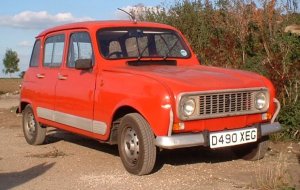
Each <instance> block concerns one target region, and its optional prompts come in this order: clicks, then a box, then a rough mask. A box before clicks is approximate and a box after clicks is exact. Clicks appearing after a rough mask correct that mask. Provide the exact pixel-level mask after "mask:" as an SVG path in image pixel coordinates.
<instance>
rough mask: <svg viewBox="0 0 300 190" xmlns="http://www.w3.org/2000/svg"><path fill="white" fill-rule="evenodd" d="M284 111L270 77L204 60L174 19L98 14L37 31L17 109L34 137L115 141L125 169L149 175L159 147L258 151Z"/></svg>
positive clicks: (247, 154) (33, 140)
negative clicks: (55, 131) (68, 135)
mask: <svg viewBox="0 0 300 190" xmlns="http://www.w3.org/2000/svg"><path fill="white" fill-rule="evenodd" d="M279 110H280V104H279V102H278V101H277V100H276V98H275V90H274V87H273V85H272V83H271V82H270V81H269V80H268V79H266V78H265V77H263V76H260V75H258V74H255V73H251V72H247V71H240V70H234V69H223V68H216V67H208V66H204V65H201V64H200V63H199V61H198V59H197V56H196V55H195V54H194V53H193V51H192V49H191V47H190V46H189V44H188V43H187V40H186V39H185V38H184V36H183V35H182V34H181V33H180V32H179V31H178V30H177V29H175V28H173V27H171V26H168V25H164V24H158V23H149V22H132V21H94V22H81V23H73V24H67V25H63V26H58V27H54V28H51V29H48V30H46V31H44V32H42V33H41V34H39V35H38V36H37V37H36V42H35V45H34V47H33V51H32V56H31V60H30V65H29V69H28V70H27V72H26V74H25V76H24V80H23V84H22V91H21V102H20V107H19V110H18V111H19V112H22V113H23V131H24V135H25V138H26V141H27V142H28V143H29V144H33V145H38V144H42V143H43V142H44V140H45V136H46V131H47V130H46V127H47V126H52V127H55V128H59V129H62V130H66V131H70V132H72V133H76V134H79V135H84V136H86V137H90V138H93V139H95V140H98V141H100V142H105V143H109V144H118V148H119V153H120V157H121V159H122V162H123V165H124V167H125V168H126V170H127V171H128V172H130V173H132V174H136V175H144V174H149V173H150V172H151V171H152V169H153V167H154V164H155V161H156V154H157V151H156V150H157V148H160V149H175V148H184V147H192V146H207V147H210V148H212V149H214V148H222V147H232V148H233V150H234V152H236V153H237V154H239V155H240V156H242V157H243V158H245V159H249V160H257V159H260V158H262V157H263V156H264V154H265V152H266V150H267V139H268V135H269V134H271V133H274V132H277V131H279V130H280V129H281V126H280V124H279V123H278V122H274V121H275V118H276V117H277V115H278V112H279Z"/></svg>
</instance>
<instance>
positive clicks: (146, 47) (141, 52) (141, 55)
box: [137, 40, 155, 61]
mask: <svg viewBox="0 0 300 190" xmlns="http://www.w3.org/2000/svg"><path fill="white" fill-rule="evenodd" d="M154 42H155V40H151V42H150V43H148V44H147V45H146V46H145V47H144V49H143V50H142V51H139V56H138V58H137V60H138V61H139V60H141V58H143V54H144V52H145V51H146V49H149V47H150V45H152V44H153V43H154Z"/></svg>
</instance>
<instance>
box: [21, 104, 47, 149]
mask: <svg viewBox="0 0 300 190" xmlns="http://www.w3.org/2000/svg"><path fill="white" fill-rule="evenodd" d="M22 113H23V133H24V137H25V139H26V141H27V143H28V144H31V145H40V144H43V143H44V141H45V137H46V132H47V129H46V128H44V127H41V126H40V124H39V123H38V122H37V121H36V119H35V116H34V113H33V109H32V107H31V105H30V104H28V105H27V106H26V107H25V109H24V110H23V112H22Z"/></svg>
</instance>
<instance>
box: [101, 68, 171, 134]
mask: <svg viewBox="0 0 300 190" xmlns="http://www.w3.org/2000/svg"><path fill="white" fill-rule="evenodd" d="M101 76H102V77H101V78H99V79H98V81H97V83H98V84H101V85H100V86H99V85H97V87H96V94H95V95H96V98H95V99H96V100H97V101H96V102H95V119H96V120H100V121H104V122H105V123H106V124H107V125H108V128H109V129H110V128H111V123H112V120H113V115H114V113H115V112H116V110H117V109H118V108H120V107H122V106H129V107H132V108H134V109H135V110H137V111H138V112H139V113H140V114H141V115H142V116H143V117H144V118H145V119H146V120H147V121H148V123H149V124H150V126H151V128H152V131H153V133H154V134H155V135H156V136H164V135H167V134H168V132H169V128H170V125H171V122H173V115H172V113H173V110H172V109H174V106H175V100H174V95H173V94H171V93H170V90H168V89H167V87H166V86H165V85H164V84H162V83H161V82H159V81H157V80H155V79H153V78H150V77H146V76H142V75H136V74H132V73H122V72H110V71H106V72H103V73H102V75H101ZM172 124H173V123H172ZM108 137H109V133H107V134H106V135H105V139H108Z"/></svg>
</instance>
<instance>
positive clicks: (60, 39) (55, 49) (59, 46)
mask: <svg viewBox="0 0 300 190" xmlns="http://www.w3.org/2000/svg"><path fill="white" fill-rule="evenodd" d="M64 46H65V35H63V34H62V35H57V36H52V37H49V38H47V40H46V42H45V53H44V66H45V67H59V66H60V65H61V63H62V60H63V54H64Z"/></svg>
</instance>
